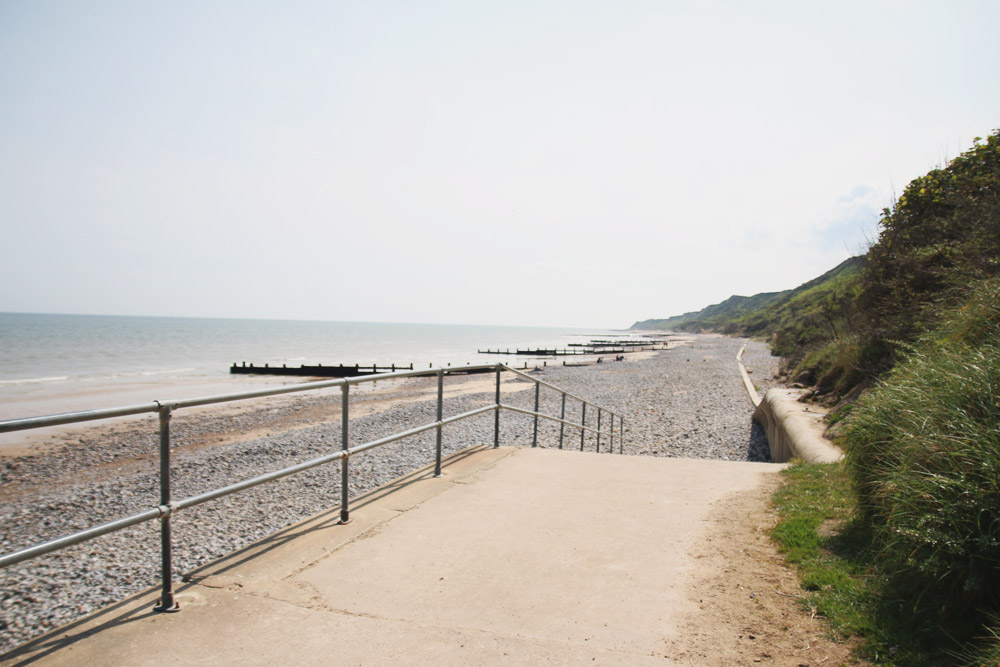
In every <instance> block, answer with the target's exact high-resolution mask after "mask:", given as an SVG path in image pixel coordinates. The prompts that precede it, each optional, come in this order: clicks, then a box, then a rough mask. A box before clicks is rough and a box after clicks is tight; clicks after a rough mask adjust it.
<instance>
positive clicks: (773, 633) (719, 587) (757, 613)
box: [668, 477, 869, 667]
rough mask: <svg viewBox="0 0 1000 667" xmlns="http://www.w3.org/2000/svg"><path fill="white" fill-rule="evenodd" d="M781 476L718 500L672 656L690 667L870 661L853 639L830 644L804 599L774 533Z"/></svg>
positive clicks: (813, 666)
mask: <svg viewBox="0 0 1000 667" xmlns="http://www.w3.org/2000/svg"><path fill="white" fill-rule="evenodd" d="M780 484H781V479H780V478H778V477H772V478H766V479H765V481H764V482H762V483H761V485H760V486H758V487H757V488H756V489H753V490H752V491H750V492H745V493H738V494H731V495H729V496H727V497H725V498H723V499H722V500H721V501H719V502H718V503H716V504H715V506H714V507H713V508H712V510H711V514H710V518H709V521H710V528H709V530H708V531H707V533H706V534H705V535H704V536H703V537H702V538H701V539H700V540H699V541H698V542H697V543H696V545H695V548H694V549H693V550H692V553H691V555H692V556H693V557H694V558H695V559H697V562H698V566H697V568H696V570H695V572H694V573H693V574H692V576H691V579H690V582H689V597H690V600H691V601H692V602H695V603H697V605H698V611H697V612H695V613H693V614H690V615H688V616H687V617H686V618H684V620H683V622H682V626H681V629H680V631H679V634H680V636H681V637H682V639H675V640H673V641H672V642H671V646H670V651H669V652H668V656H669V657H670V658H671V659H673V660H675V661H677V662H678V663H680V664H689V665H741V666H742V665H747V666H753V665H799V666H802V665H808V666H810V667H817V666H818V665H823V666H824V667H828V666H830V665H866V664H869V663H867V662H865V661H860V660H857V659H855V658H854V657H852V655H851V644H849V643H845V642H838V641H833V640H832V639H831V638H830V635H829V631H828V629H827V627H826V623H825V621H824V620H823V619H822V618H819V617H817V616H816V615H815V612H814V611H812V610H810V609H808V608H807V607H806V606H805V605H804V604H803V603H802V598H801V595H802V590H801V588H800V586H799V579H798V576H797V575H796V573H795V571H794V570H793V569H792V568H790V567H788V566H786V565H785V563H784V559H783V558H782V556H781V555H780V554H779V553H778V552H777V549H776V548H775V545H774V543H773V542H772V541H771V538H770V535H769V533H770V530H771V528H772V527H773V526H774V524H775V522H776V516H775V514H774V512H773V510H772V509H771V507H770V500H771V497H772V495H773V494H774V491H775V490H776V489H777V488H778V486H779V485H780Z"/></svg>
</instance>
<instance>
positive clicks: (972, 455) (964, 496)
mask: <svg viewBox="0 0 1000 667" xmlns="http://www.w3.org/2000/svg"><path fill="white" fill-rule="evenodd" d="M940 322H941V324H940V325H939V327H938V328H937V329H935V330H934V331H933V332H930V333H928V334H927V335H925V336H924V337H922V338H921V339H919V340H918V341H917V342H916V343H915V344H913V345H908V346H906V348H905V355H904V358H903V361H902V362H900V363H899V364H897V366H896V367H895V368H894V369H893V370H892V371H891V372H890V373H889V374H888V376H887V377H886V378H885V380H884V382H883V383H882V384H881V385H879V386H878V387H876V388H874V389H873V390H872V391H870V392H869V393H868V394H867V395H866V396H864V397H863V398H862V399H861V400H860V401H858V403H857V404H855V405H854V407H853V409H850V410H848V411H846V412H847V414H844V412H843V411H842V412H841V413H840V414H839V415H838V417H839V418H841V419H842V420H843V422H844V424H843V429H842V436H841V437H840V444H841V445H842V446H843V447H844V450H845V452H846V455H847V458H846V462H845V463H844V464H843V465H839V464H838V465H834V466H823V465H802V464H799V465H796V466H793V467H792V468H790V469H789V471H788V472H787V475H788V482H789V483H788V484H787V485H786V486H785V487H784V488H783V489H782V490H781V492H780V493H779V494H778V495H777V496H776V498H775V505H776V507H777V509H778V511H779V514H780V517H781V518H780V523H779V524H778V526H777V527H776V528H775V530H774V538H775V540H776V541H777V542H778V544H779V546H780V548H781V550H782V551H784V553H785V554H786V556H787V558H788V560H789V561H791V562H793V563H796V564H797V565H798V567H799V569H800V572H801V577H802V581H803V587H804V588H805V589H806V590H807V591H809V595H808V603H809V604H810V605H811V606H812V607H813V608H814V609H816V611H818V612H819V613H821V614H823V615H824V616H826V617H827V618H828V619H829V620H830V624H831V628H832V630H833V631H834V633H836V634H838V635H841V636H852V637H858V638H859V639H860V640H861V651H862V653H863V655H865V656H866V657H869V658H871V659H875V660H877V661H878V662H880V663H884V664H894V665H946V664H947V665H959V664H963V665H994V666H996V665H998V664H1000V279H993V280H989V281H984V282H983V283H982V284H980V285H978V286H976V288H975V289H974V290H972V292H971V298H970V299H969V300H968V301H967V302H966V303H965V304H964V305H963V306H962V307H961V308H956V309H953V310H948V311H943V312H942V313H941V315H940Z"/></svg>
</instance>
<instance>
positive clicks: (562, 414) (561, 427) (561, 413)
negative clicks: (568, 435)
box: [559, 391, 566, 449]
mask: <svg viewBox="0 0 1000 667" xmlns="http://www.w3.org/2000/svg"><path fill="white" fill-rule="evenodd" d="M559 420H560V421H559V449H562V445H563V430H564V429H565V428H566V424H564V423H563V421H565V420H566V392H565V391H564V392H563V393H562V409H561V410H560V411H559Z"/></svg>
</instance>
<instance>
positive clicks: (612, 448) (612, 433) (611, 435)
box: [608, 412, 615, 454]
mask: <svg viewBox="0 0 1000 667" xmlns="http://www.w3.org/2000/svg"><path fill="white" fill-rule="evenodd" d="M609 431H610V433H608V452H609V453H611V454H614V453H615V413H613V412H612V413H611V428H610V429H609Z"/></svg>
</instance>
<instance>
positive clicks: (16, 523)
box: [0, 335, 777, 652]
mask: <svg viewBox="0 0 1000 667" xmlns="http://www.w3.org/2000/svg"><path fill="white" fill-rule="evenodd" d="M741 344H742V341H741V340H739V339H729V338H724V337H721V336H711V335H704V336H693V337H690V340H689V341H687V342H685V343H684V344H682V345H679V346H674V347H673V348H671V349H669V350H666V351H659V352H654V353H647V354H644V355H643V356H644V357H645V358H641V359H640V358H639V357H638V355H629V357H627V360H626V361H624V362H613V361H605V363H602V364H595V365H591V366H584V367H562V366H555V365H553V366H548V367H545V368H543V369H541V371H540V372H539V375H538V376H539V377H540V378H541V379H543V380H545V381H546V382H549V383H551V384H554V385H555V386H557V387H560V388H562V389H565V390H566V391H569V392H571V393H573V394H576V395H578V396H582V397H584V398H586V399H587V400H589V401H593V402H594V403H595V404H599V405H603V406H605V407H607V408H608V409H612V410H615V411H620V412H621V413H623V414H625V415H626V424H625V430H626V441H625V453H627V454H633V455H646V456H682V457H695V458H714V459H724V460H762V450H761V446H762V443H761V441H760V438H761V434H760V433H757V432H756V429H755V427H754V426H753V424H752V422H751V412H752V407H751V404H750V402H749V401H748V400H747V399H746V393H745V389H744V388H743V385H742V381H741V380H740V376H739V371H738V369H737V364H736V362H735V354H736V350H737V349H738V348H739V346H740V345H741ZM744 362H745V363H746V364H747V366H748V368H749V369H750V370H751V371H753V372H754V374H755V375H754V380H755V382H757V381H759V380H761V379H766V378H764V376H765V375H768V373H771V374H773V371H769V370H768V368H773V370H774V371H776V369H777V359H776V358H773V357H770V355H769V353H767V352H766V349H764V346H763V345H762V344H760V343H751V344H750V345H748V350H747V354H745V355H744ZM532 387H533V385H532V384H531V383H530V382H528V381H526V380H521V379H518V378H516V377H511V378H505V381H504V383H503V391H504V397H503V400H504V402H505V403H510V404H512V405H515V406H517V407H521V408H525V409H530V408H531V407H532V404H533V398H534V392H533V391H527V390H529V389H531V388H532ZM354 389H355V388H354V387H352V391H351V441H352V444H360V443H362V442H368V441H371V440H373V439H377V438H380V437H385V436H386V435H389V434H391V433H395V432H398V431H401V430H404V429H407V428H413V427H415V426H418V425H420V424H426V423H428V422H431V421H433V420H434V414H435V410H436V400H435V398H434V397H435V396H436V381H435V380H434V378H425V379H416V378H407V379H401V380H394V381H387V382H384V383H383V382H378V383H376V385H375V386H374V387H372V388H371V390H370V391H367V392H366V391H357V392H356V391H354ZM494 391H495V384H494V380H493V378H492V377H491V376H452V377H450V378H448V379H446V382H445V393H446V400H445V416H446V417H447V416H448V415H450V414H457V413H458V412H462V411H465V410H469V409H474V408H476V407H480V406H483V405H488V404H490V403H492V402H493V398H494V396H493V392H494ZM199 394H200V395H201V394H204V392H199ZM558 403H559V402H558V395H557V394H555V393H554V392H551V391H545V392H543V393H542V404H541V409H542V411H543V412H547V413H549V414H559V404H558ZM595 416H596V415H594V414H593V413H592V411H588V413H587V417H588V424H590V425H593V423H594V422H592V421H591V420H592V419H594V418H595ZM566 417H567V419H568V420H570V421H579V419H580V417H581V414H580V412H579V409H578V407H576V406H571V405H570V404H569V403H568V404H567V413H566ZM339 418H340V392H339V391H336V390H334V391H331V390H326V391H325V392H322V393H321V392H308V394H299V395H285V396H279V397H272V398H265V399H255V400H254V401H253V402H249V403H248V404H247V405H245V406H242V407H240V408H238V409H234V408H232V407H231V406H225V405H223V406H206V407H205V408H201V409H198V410H183V411H179V412H178V413H177V415H176V416H175V418H174V421H173V422H172V426H171V431H172V436H173V438H174V451H175V455H174V456H175V460H174V465H173V468H172V470H173V476H174V480H175V481H174V486H175V489H174V491H175V497H177V498H182V497H187V496H189V495H193V494H196V493H201V492H204V491H206V490H208V489H211V488H216V487H218V486H222V485H225V484H229V483H233V482H235V481H238V480H240V479H247V478H249V477H252V476H255V475H258V474H262V473H264V472H268V471H270V470H276V469H279V468H281V467H284V466H287V465H292V464H294V463H297V462H299V461H302V460H307V459H309V458H312V457H314V456H319V455H322V454H323V453H328V452H329V451H331V450H333V449H339V447H340V427H339ZM84 426H87V427H88V428H81V429H78V430H71V431H70V430H64V431H62V432H61V433H58V434H55V435H51V436H49V438H50V440H49V442H50V443H51V445H52V446H49V447H48V448H45V447H41V446H42V445H43V444H45V443H41V442H40V443H37V444H38V446H39V447H41V449H39V450H38V451H39V452H44V455H33V456H6V457H0V478H2V480H3V483H2V484H0V490H2V491H0V493H2V496H3V498H2V499H3V501H4V502H3V503H2V504H0V521H2V522H3V523H4V525H5V526H7V527H8V529H7V530H6V531H5V534H4V535H3V538H2V540H0V551H2V552H3V553H10V552H11V551H14V550H16V549H18V548H23V547H26V546H30V545H31V544H36V543H38V542H41V541H44V540H46V539H52V538H53V537H56V536H59V535H64V534H68V533H70V532H73V530H79V529H80V528H83V527H86V526H88V525H96V524H98V523H101V522H104V521H109V520H113V519H116V518H119V517H121V516H125V515H127V514H129V513H132V512H136V511H142V510H144V509H146V508H148V506H150V504H155V502H156V500H155V499H156V490H155V489H156V481H155V480H156V456H155V452H156V440H157V436H156V419H155V416H154V417H145V418H137V419H134V420H132V421H128V422H120V423H115V424H107V425H100V426H97V425H94V424H93V423H91V424H86V425H84ZM59 428H64V427H59ZM558 431H559V427H558V425H556V424H553V423H551V422H545V421H543V422H541V423H540V424H539V446H541V447H554V446H557V441H558ZM8 435H17V434H16V433H15V434H8ZM443 435H444V442H443V445H444V452H445V454H448V453H451V452H454V451H458V450H460V449H463V448H465V447H467V446H470V445H472V444H484V443H489V444H492V440H493V414H492V413H487V414H484V415H480V416H478V417H476V418H472V419H468V420H465V421H463V422H459V423H457V424H453V425H449V426H448V427H446V428H445V429H443ZM531 437H532V419H531V418H530V417H528V416H526V415H518V414H513V413H507V412H505V413H503V415H502V416H501V442H502V444H504V445H515V446H530V444H531ZM594 444H595V443H594V441H593V439H592V438H591V437H588V438H587V439H586V448H587V449H588V450H589V451H593V448H594ZM434 445H435V442H434V435H433V432H429V433H424V434H421V435H420V436H415V437H412V438H409V439H407V440H404V441H401V442H397V443H393V444H391V445H387V446H385V447H382V448H378V449H375V450H370V451H368V452H365V453H364V454H363V455H359V456H357V457H352V463H351V470H352V473H351V475H352V477H351V494H352V495H356V494H360V493H363V492H365V491H366V490H369V489H372V488H375V487H377V486H379V485H381V484H385V483H387V482H389V481H391V480H393V479H396V478H398V477H399V476H401V475H403V474H405V473H407V472H409V471H411V470H414V469H416V468H418V467H420V466H422V465H425V464H427V463H428V462H429V461H432V460H433V455H434V454H433V452H434ZM566 446H567V447H570V448H578V447H579V446H580V439H579V436H578V435H577V434H575V433H574V434H570V433H569V432H568V431H567V437H566ZM763 446H764V447H765V448H766V442H765V443H763ZM616 449H617V447H616ZM602 451H603V450H602ZM764 452H765V453H766V449H765V450H764ZM338 501H339V475H338V469H337V466H332V467H331V466H323V467H321V468H317V469H312V470H309V471H307V472H305V473H302V474H300V475H296V476H294V477H292V478H285V479H283V480H279V481H277V482H275V483H273V484H269V485H265V486H263V487H256V488H254V489H250V490H247V491H244V492H242V493H240V494H238V495H236V496H230V497H228V498H225V499H222V500H220V501H217V502H215V503H207V504H205V505H200V506H197V507H194V508H190V509H188V510H185V511H183V512H180V513H178V514H177V516H176V517H175V519H176V520H175V522H174V523H175V535H176V545H177V549H176V556H175V562H176V567H177V572H178V573H179V575H180V574H183V573H185V572H190V571H192V570H194V569H197V568H198V567H200V566H202V565H204V564H205V563H207V562H210V561H211V560H213V559H215V558H218V557H220V556H221V555H223V554H225V553H229V552H232V551H234V550H235V549H238V548H240V547H241V546H245V545H246V544H247V543H249V542H251V541H253V540H256V539H259V538H261V537H264V536H266V535H268V534H271V533H273V532H275V531H276V530H280V529H281V528H283V527H285V526H287V525H289V524H291V523H293V522H295V521H297V520H300V519H302V518H306V517H308V516H312V515H313V514H315V513H316V512H318V511H320V510H322V509H324V508H328V507H331V506H335V505H337V504H338ZM154 523H155V522H154ZM156 534H157V531H156V526H155V525H153V524H152V523H148V524H141V525H139V526H135V527H133V528H130V529H128V530H126V531H122V532H121V533H115V534H112V535H107V536H104V537H101V538H98V539H95V540H92V541H90V542H87V543H83V544H81V545H77V546H75V547H71V548H69V549H66V550H64V551H61V552H58V553H54V554H50V555H48V556H45V557H42V558H39V559H36V560H34V561H30V562H25V563H20V564H18V565H15V566H11V567H9V568H6V569H5V570H3V571H0V591H2V593H0V597H2V598H3V600H0V623H4V624H6V625H7V630H8V632H7V634H8V635H9V636H10V638H11V639H10V640H9V642H8V643H4V644H2V645H0V652H2V651H6V650H8V649H10V648H13V646H14V645H16V644H17V643H20V642H23V641H25V640H26V639H28V638H29V637H31V636H35V635H38V634H41V633H42V632H44V631H46V630H48V629H51V628H53V627H57V626H58V625H61V624H63V623H66V622H68V621H70V620H72V619H74V618H78V617H80V616H81V615H84V614H86V613H89V612H90V611H93V610H94V609H96V608H99V607H101V606H103V605H105V604H110V603H113V602H115V601H117V600H119V599H122V598H124V597H125V596H127V595H129V594H131V593H134V592H137V591H139V590H143V589H145V588H146V587H148V586H150V585H152V584H153V583H154V582H155V580H156V572H155V570H156V565H155V563H154V562H153V561H155V559H153V558H151V557H150V554H149V549H150V546H149V545H150V544H155V543H156V542H157V537H156ZM95 591H96V593H95ZM8 600H9V602H8Z"/></svg>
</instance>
